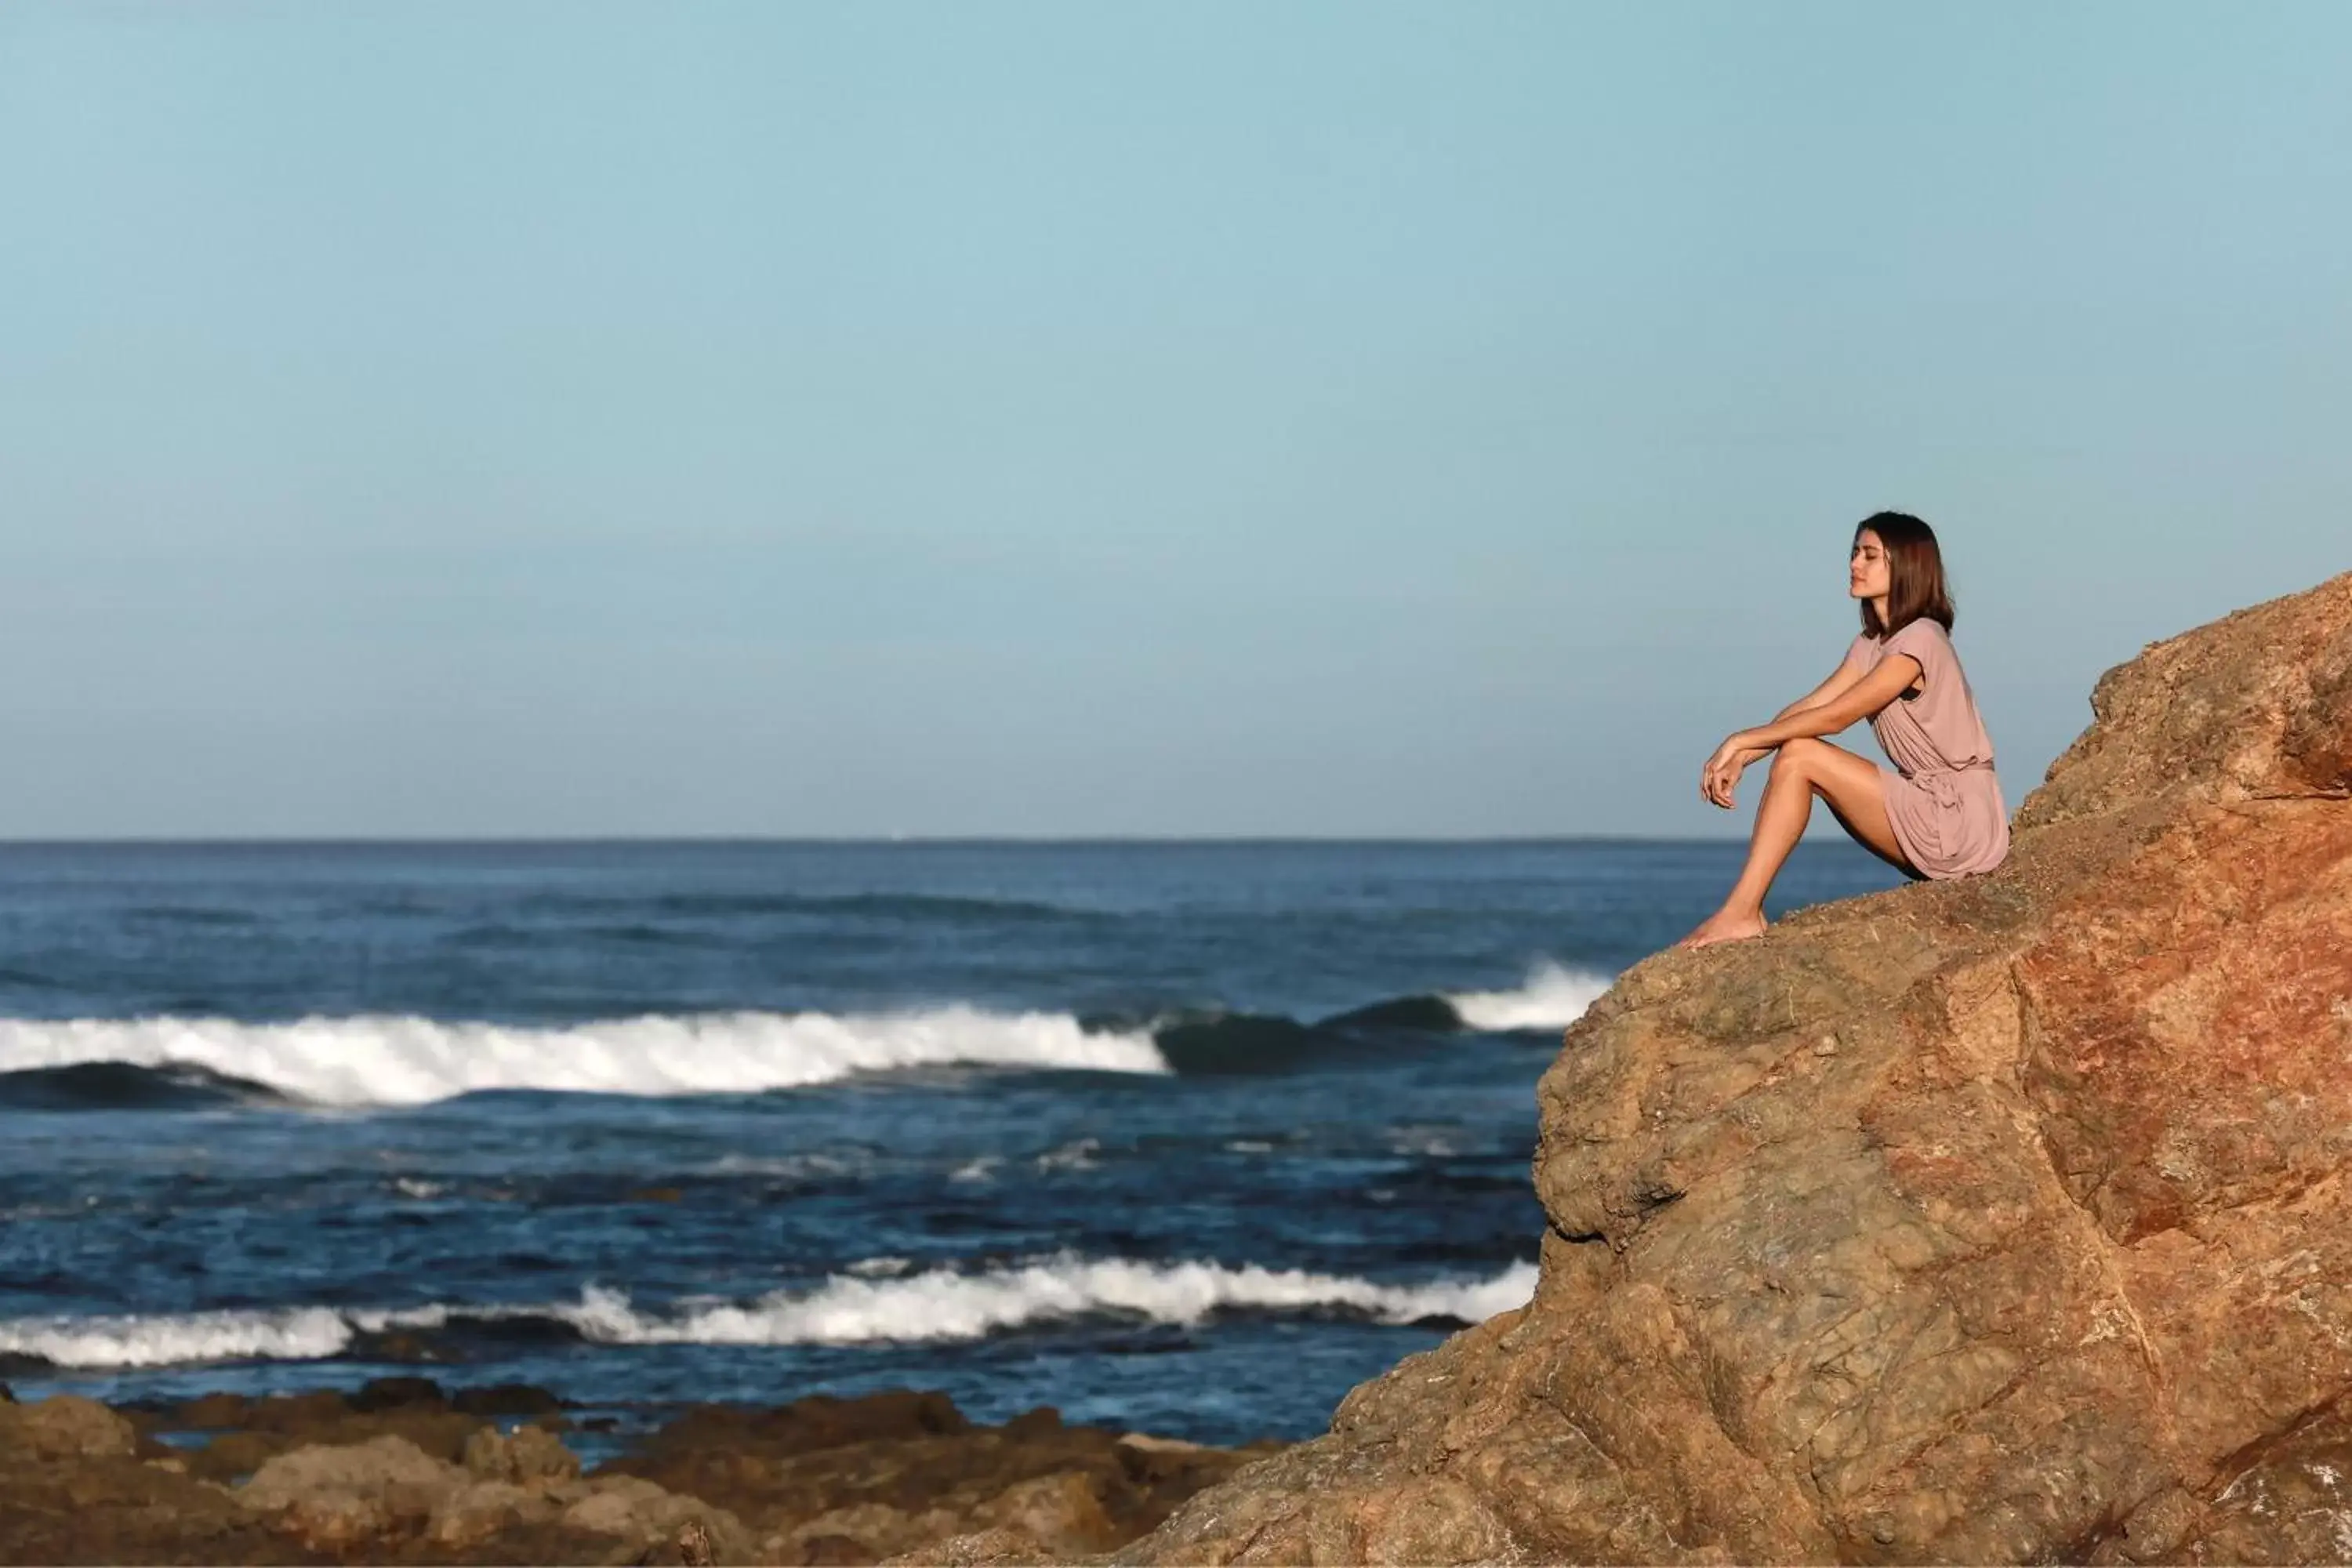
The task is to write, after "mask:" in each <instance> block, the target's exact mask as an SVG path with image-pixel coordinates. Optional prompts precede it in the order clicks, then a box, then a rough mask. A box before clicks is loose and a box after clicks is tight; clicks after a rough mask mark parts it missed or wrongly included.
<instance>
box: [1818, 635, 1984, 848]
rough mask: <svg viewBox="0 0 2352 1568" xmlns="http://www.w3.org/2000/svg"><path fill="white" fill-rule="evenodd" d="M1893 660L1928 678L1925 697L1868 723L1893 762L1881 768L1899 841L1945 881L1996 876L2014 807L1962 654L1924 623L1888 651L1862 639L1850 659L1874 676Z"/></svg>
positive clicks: (1905, 701) (1893, 705) (1909, 697)
mask: <svg viewBox="0 0 2352 1568" xmlns="http://www.w3.org/2000/svg"><path fill="white" fill-rule="evenodd" d="M1890 653H1907V654H1909V655H1910V656H1911V657H1912V658H1916V659H1917V660H1918V661H1919V669H1920V673H1921V674H1922V675H1924V676H1925V677H1926V681H1925V684H1924V687H1923V689H1921V690H1919V691H1917V692H1914V693H1910V694H1906V695H1905V696H1902V697H1898V698H1896V699H1895V700H1894V701H1892V702H1889V703H1888V704H1887V705H1886V706H1885V707H1884V708H1882V709H1880V710H1878V711H1877V712H1875V713H1874V714H1872V715H1871V716H1870V728H1871V731H1872V732H1873V733H1874V734H1875V735H1876V736H1877V737H1878V745H1879V749H1880V750H1881V751H1883V752H1885V753H1886V755H1887V759H1888V760H1889V761H1890V762H1892V763H1894V764H1895V766H1893V767H1891V768H1889V767H1885V766H1882V767H1880V769H1879V770H1878V782H1879V784H1881V785H1882V786H1883V787H1884V788H1885V793H1886V816H1887V820H1888V821H1890V822H1891V823H1893V824H1894V826H1895V843H1897V844H1899V845H1901V846H1902V847H1903V853H1904V854H1905V855H1906V857H1908V858H1909V859H1910V861H1911V864H1913V865H1914V866H1916V867H1917V868H1919V869H1920V870H1921V871H1923V872H1925V873H1926V874H1927V876H1929V877H1932V878H1936V879H1938V880H1940V879H1944V878H1948V877H1967V876H1972V875H1974V874H1975V873H1977V872H1979V871H1990V870H1991V869H1992V868H1994V867H1995V866H1998V865H2000V862H2001V858H2002V857H2004V856H2006V855H2007V854H2008V853H2009V810H2008V808H2007V807H2006V806H2005V805H2002V803H2001V798H2000V780H1999V779H1997V778H1995V777H1994V776H1993V771H1992V738H1991V737H1990V735H1987V734H1986V733H1985V727H1984V721H1983V720H1982V719H1980V718H1979V717H1978V716H1977V700H1976V697H1975V694H1974V693H1972V692H1971V691H1969V678H1968V677H1967V676H1965V675H1963V674H1961V673H1960V657H1959V655H1958V654H1957V653H1954V652H1953V651H1952V639H1951V637H1949V636H1948V635H1947V634H1946V632H1945V630H1944V628H1943V627H1942V626H1938V625H1937V623H1935V622H1934V621H1931V620H1927V619H1926V618H1924V617H1922V618H1921V619H1919V620H1916V621H1913V622H1912V623H1911V624H1910V625H1909V626H1905V627H1904V628H1903V629H1902V630H1901V631H1898V632H1896V633H1895V635H1894V636H1893V637H1888V638H1887V639H1886V640H1885V643H1884V644H1881V643H1879V642H1878V641H1876V640H1875V639H1874V638H1873V637H1871V636H1870V634H1869V633H1867V632H1864V634H1863V635H1862V636H1860V637H1856V638H1854V639H1853V647H1851V648H1849V649H1848V650H1847V652H1846V657H1847V658H1859V659H1860V660H1861V661H1862V669H1863V673H1864V674H1865V675H1867V674H1869V673H1870V671H1872V670H1874V669H1875V668H1878V665H1879V662H1880V661H1881V660H1882V659H1884V658H1885V657H1886V656H1887V655H1888V654H1890Z"/></svg>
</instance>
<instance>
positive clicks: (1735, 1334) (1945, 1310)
mask: <svg viewBox="0 0 2352 1568" xmlns="http://www.w3.org/2000/svg"><path fill="white" fill-rule="evenodd" d="M2092 705H2093V710H2094V713H2095V722H2094V723H2093V725H2092V726H2091V728H2090V729H2089V730H2088V731H2085V733H2084V735H2083V736H2082V738H2081V739H2080V740H2078V741H2077V742H2075V743H2074V747H2073V748H2072V749H2071V750H2070V751H2068V752H2066V754H2065V755H2064V756H2063V757H2062V758H2060V759H2059V761H2058V762H2057V763H2056V764H2054V765H2053V768H2052V770H2051V773H2050V776H2049V779H2048V782H2047V783H2046V784H2043V786H2042V788H2041V789H2039V790H2037V791H2036V792H2035V793H2034V794H2033V795H2032V797H2031V798H2030V799H2029V800H2028V801H2027V802H2026V803H2025V805H2024V807H2023V809H2022V810H2021V812H2020V813H2019V815H2018V819H2017V824H2016V828H2015V836H2014V843H2013V849H2012V853H2011V859H2010V861H2009V863H2008V864H2007V865H2005V866H2004V867H2003V868H2001V869H2000V871H1998V872H1996V873H1995V874H1994V875H1992V876H1990V877H1988V878H1981V879H1968V880H1963V881H1959V882H1952V883H1940V884H1926V885H1919V886H1914V887H1908V888H1905V889H1898V890H1896V891H1894V892H1889V893H1884V894H1878V895H1875V896H1873V897H1870V898H1864V899H1858V900H1850V901H1847V902H1844V903H1840V904H1835V905H1830V906H1825V907H1822V908H1818V909H1814V910H1807V911H1805V912H1803V913H1801V914H1799V915H1797V916H1795V917H1793V918H1791V919H1790V920H1788V921H1783V922H1782V923H1781V924H1780V925H1779V926H1778V927H1776V928H1775V929H1774V930H1773V931H1770V932H1769V933H1768V934H1767V935H1766V936H1765V937H1764V938H1763V939H1761V940H1759V941H1757V942H1745V943H1739V944H1735V945H1732V946H1728V947H1719V948H1714V949H1710V950H1706V951H1703V952H1666V953H1663V954H1660V955H1658V956H1656V957H1654V958H1652V959H1650V960H1648V961H1646V962H1644V963H1642V964H1640V965H1637V966H1636V967H1635V968H1633V970H1631V971H1629V972H1628V973H1626V974H1625V975H1624V976H1623V977H1622V980H1621V981H1620V982H1619V984H1617V986H1616V987H1615V988H1614V989H1613V990H1612V992H1611V993H1610V994H1608V995H1607V996H1606V997H1604V998H1603V999H1602V1000H1601V1002H1600V1003H1599V1004H1597V1005H1595V1006H1594V1007H1593V1008H1592V1010H1591V1012H1590V1013H1589V1014H1588V1015H1587V1016H1585V1017H1584V1018H1583V1019H1582V1020H1580V1022H1579V1023H1578V1024H1577V1025H1576V1026H1574V1027H1572V1028H1571V1029H1570V1030H1569V1032H1568V1037H1567V1040H1566V1042H1565V1047H1564V1048H1563V1050H1562V1052H1561V1054H1560V1056H1559V1060H1558V1061H1557V1062H1556V1063H1555V1064H1554V1066H1553V1067H1552V1068H1551V1069H1550V1071H1549V1073H1547V1074H1546V1076H1545V1078H1544V1079H1543V1081H1542V1084H1541V1087H1540V1089H1539V1091H1538V1109H1539V1113H1540V1142H1539V1144H1538V1152H1537V1156H1536V1163H1535V1179H1536V1187H1537V1191H1538V1195H1539V1196H1540V1197H1541V1198H1542V1200H1543V1205H1544V1208H1545V1211H1546V1214H1547V1215H1548V1217H1549V1229H1548V1232H1547V1234H1546V1235H1545V1236H1544V1237H1543V1241H1542V1271H1541V1279H1540V1283H1539V1284H1538V1288H1537V1291H1536V1295H1535V1299H1534V1300H1533V1301H1532V1302H1531V1303H1530V1304H1529V1305H1528V1306H1527V1307H1526V1308H1524V1309H1521V1310H1517V1311H1512V1312H1507V1313H1505V1314H1503V1315H1502V1316H1500V1317H1497V1318H1496V1319H1493V1320H1491V1321H1488V1322H1486V1323H1484V1324H1481V1325H1479V1326H1478V1327H1476V1328H1474V1329H1471V1330H1469V1331H1465V1332H1464V1333H1462V1334H1459V1335H1456V1336H1455V1337H1454V1338H1453V1339H1452V1340H1450V1341H1448V1342H1446V1343H1444V1345H1442V1346H1440V1347H1439V1348H1437V1349H1436V1350H1434V1351H1432V1352H1429V1353H1427V1354H1425V1355H1420V1356H1415V1357H1412V1358H1410V1359H1409V1360H1407V1361H1406V1362H1405V1363H1402V1365H1400V1366H1399V1367H1397V1368H1396V1369H1395V1370H1394V1371H1393V1372H1391V1373H1388V1374H1387V1375H1386V1376H1384V1377H1382V1378H1380V1379H1378V1380H1376V1381H1375V1382H1372V1383H1370V1384H1365V1385H1363V1386H1362V1387H1360V1388H1359V1389H1357V1390H1356V1391H1355V1392H1354V1393H1353V1394H1350V1395H1349V1397H1348V1399H1347V1401H1346V1402H1345V1403H1344V1404H1343V1405H1341V1406H1340V1409H1339V1413H1338V1415H1336V1417H1335V1418H1334V1421H1333V1424H1332V1428H1331V1431H1330V1432H1329V1433H1328V1435H1326V1436H1323V1437H1320V1438H1318V1439H1317V1440H1316V1441H1314V1442H1312V1443H1308V1444H1305V1445H1302V1446H1300V1447H1297V1448H1293V1449H1291V1450H1289V1451H1287V1452H1286V1453H1283V1454H1281V1455H1279V1456H1276V1457H1275V1458H1270V1459H1267V1460H1265V1461H1262V1462H1260V1463H1258V1464H1255V1465H1254V1466H1251V1467H1250V1468H1247V1469H1244V1470H1243V1471H1241V1472H1239V1473H1238V1474H1236V1475H1235V1476H1234V1478H1233V1479H1230V1480H1229V1481H1227V1482H1226V1483H1224V1484H1223V1485H1221V1486H1218V1487H1215V1488H1213V1489H1209V1490H1207V1491H1204V1492H1202V1493H1201V1494H1200V1495H1199V1496H1197V1497H1195V1498H1194V1499H1193V1500H1192V1501H1191V1502H1190V1503H1189V1504H1187V1505H1186V1506H1185V1507H1184V1508H1183V1509H1182V1510H1180V1511H1179V1512H1178V1513H1177V1514H1176V1516H1175V1517H1174V1518H1172V1519H1171V1521H1169V1522H1168V1523H1167V1524H1166V1525H1165V1526H1164V1527H1163V1528H1161V1529H1160V1531H1157V1532H1155V1533H1154V1534H1152V1535H1151V1536H1149V1537H1146V1538H1145V1539H1144V1540H1142V1541H1140V1542H1136V1543H1134V1544H1133V1545H1131V1546H1129V1548H1128V1549H1126V1550H1125V1551H1124V1552H1120V1553H1119V1554H1118V1557H1117V1559H1116V1561H1118V1562H1122V1563H1173V1562H1184V1563H1228V1562H1286V1563H1292V1562H1295V1563H1331V1562H1349V1561H1359V1562H1361V1561H1369V1562H1390V1563H1405V1562H1414V1563H1424V1562H1425V1563H1457V1562H1470V1561H1483V1562H1517V1563H1530V1562H1572V1561H1608V1562H1626V1561H1653V1562H1709V1563H1753V1562H1768V1561H1791V1560H1805V1561H1821V1560H1832V1559H1835V1560H1843V1561H1853V1562H1919V1561H1938V1560H1940V1561H1965V1562H1979V1563H1993V1562H2026V1561H2036V1562H2046V1561H2064V1560H2073V1561H2082V1560H2091V1561H2098V1562H2116V1561H2138V1562H2146V1561H2157V1560H2163V1561H2170V1562H2179V1561H2189V1562H2209V1561H2210V1562H2223V1561H2227V1562H2245V1561H2298V1560H2309V1559H2311V1558H2313V1557H2315V1556H2317V1557H2328V1558H2336V1559H2341V1558H2343V1557H2344V1556H2345V1555H2346V1554H2347V1552H2352V1490H2347V1489H2352V1408H2347V1406H2352V1401H2346V1400H2345V1399H2344V1395H2345V1394H2347V1391H2352V1163H2348V1162H2352V1070H2347V1068H2352V574H2347V575H2346V576H2342V577H2337V578H2336V579H2333V580H2331V581H2330V582H2328V583H2326V584H2322V585H2321V586H2320V587H2318V588H2316V589H2314V590H2312V591H2311V592H2309V593H2306V594H2303V595H2296V596H2294V597H2292V598H2287V599H2281V600H2277V601H2274V602H2273V603H2270V604H2266V605H2258V606H2256V607H2254V608H2252V609H2250V610H2245V611H2242V612H2240V613H2239V614H2237V615H2234V616H2230V617H2229V618H2227V619H2225V620H2222V621H2220V622H2217V623H2215V624H2213V625H2211V626H2206V627H2203V628H2200V630H2198V631H2195V632H2191V633H2189V634H2188V635H2187V636H2184V637H2177V638H2174V639H2172V640H2171V641H2169V642H2166V643H2162V644H2158V645H2157V646H2155V647H2151V648H2149V649H2148V650H2147V652H2146V653H2144V654H2143V655H2142V656H2141V657H2140V658H2138V659H2137V660H2135V661H2134V662H2132V663H2131V664H2129V665H2126V666H2124V667H2122V668H2118V669H2116V670H2114V671H2111V672H2110V673H2109V674H2108V675H2107V676H2106V678H2105V679H2103V680H2101V681H2100V682H2099V685H2098V689H2097V690H2096V692H2095V695H2094V697H2093V700H2092Z"/></svg>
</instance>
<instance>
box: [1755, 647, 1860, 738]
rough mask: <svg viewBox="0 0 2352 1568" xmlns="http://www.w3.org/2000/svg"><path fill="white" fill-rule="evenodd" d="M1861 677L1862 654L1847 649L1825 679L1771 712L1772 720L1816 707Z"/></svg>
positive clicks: (1776, 720)
mask: <svg viewBox="0 0 2352 1568" xmlns="http://www.w3.org/2000/svg"><path fill="white" fill-rule="evenodd" d="M1860 679H1862V655H1861V654H1860V653H1859V652H1858V651H1849V652H1848V653H1847V654H1846V656H1845V658H1843V659H1841V660H1839V661H1838V667H1837V668H1835V669H1832V670H1831V671H1830V674H1829V679H1827V680H1824V681H1822V683H1821V684H1820V685H1819V686H1816V687H1814V688H1813V689H1811V691H1808V692H1806V693H1805V694H1804V695H1803V696H1802V697H1800V698H1798V699H1797V700H1795V701H1794V702H1791V703H1790V704H1789V705H1788V706H1787V707H1786V708H1783V709H1781V710H1780V711H1779V712H1778V713H1775V714H1773V715H1772V721H1773V722H1774V723H1776V724H1777V723H1779V722H1780V721H1781V720H1783V719H1786V718H1789V717H1790V715H1792V714H1797V713H1801V712H1803V711H1804V710H1806V709H1808V708H1818V707H1820V706H1821V705H1822V703H1824V702H1827V701H1828V700H1831V699H1832V698H1833V697H1835V696H1837V695H1838V694H1839V693H1841V692H1843V691H1844V690H1845V689H1846V688H1848V687H1850V686H1852V685H1853V683H1854V682H1855V681H1857V680H1860ZM1871 711H1872V712H1876V711H1877V710H1876V709H1872V710H1871Z"/></svg>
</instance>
